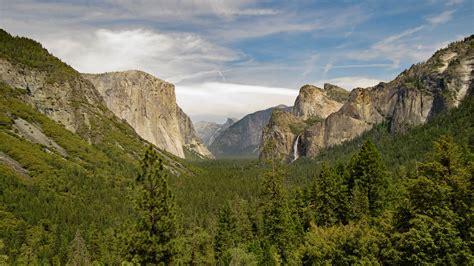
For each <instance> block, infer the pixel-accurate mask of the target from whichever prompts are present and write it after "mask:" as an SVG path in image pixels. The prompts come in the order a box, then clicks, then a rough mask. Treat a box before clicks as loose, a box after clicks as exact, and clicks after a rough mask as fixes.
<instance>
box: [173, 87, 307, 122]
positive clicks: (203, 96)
mask: <svg viewBox="0 0 474 266" xmlns="http://www.w3.org/2000/svg"><path fill="white" fill-rule="evenodd" d="M297 95H298V90H292V89H287V88H279V87H265V86H254V85H242V84H233V83H223V82H207V83H202V84H195V85H180V84H177V85H176V97H177V101H178V104H179V105H180V106H181V107H182V108H183V110H184V111H185V112H187V113H189V114H192V116H195V117H196V116H198V117H205V116H208V117H213V118H214V119H216V118H217V119H218V121H222V120H225V118H226V117H242V116H243V115H246V114H249V113H252V112H255V111H258V110H262V109H266V108H269V107H272V106H276V105H279V104H285V105H288V106H291V105H293V103H294V101H295V99H296V96H297ZM216 114H218V115H219V116H217V117H216ZM195 122H197V121H195Z"/></svg>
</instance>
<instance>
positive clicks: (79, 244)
mask: <svg viewBox="0 0 474 266" xmlns="http://www.w3.org/2000/svg"><path fill="white" fill-rule="evenodd" d="M70 249H71V250H70V252H69V261H68V263H67V264H68V265H74V266H77V265H81V266H82V265H90V264H91V261H90V255H89V251H88V250H87V246H86V242H85V241H84V239H83V238H82V237H81V234H80V232H79V230H78V231H77V232H76V236H75V237H74V239H73V240H72V242H71V247H70Z"/></svg>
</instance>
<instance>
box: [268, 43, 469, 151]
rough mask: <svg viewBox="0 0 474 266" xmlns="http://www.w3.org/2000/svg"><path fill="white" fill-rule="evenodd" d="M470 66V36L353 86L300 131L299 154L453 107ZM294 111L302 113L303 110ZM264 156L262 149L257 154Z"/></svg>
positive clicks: (401, 127)
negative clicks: (370, 83)
mask: <svg viewBox="0 0 474 266" xmlns="http://www.w3.org/2000/svg"><path fill="white" fill-rule="evenodd" d="M473 66H474V37H473V36H471V37H468V38H466V39H465V40H463V41H461V42H456V43H453V44H451V45H449V46H448V47H447V48H445V49H442V50H440V51H438V52H436V53H435V54H434V55H433V57H431V58H430V59H429V60H428V61H426V62H425V63H421V64H417V65H413V66H412V67H411V68H410V69H408V70H405V71H404V72H402V73H401V74H400V75H399V76H398V77H397V78H395V79H394V80H393V81H391V82H389V83H380V84H378V85H377V86H374V87H370V88H365V89H362V88H357V89H354V90H353V91H352V92H351V93H350V96H349V98H348V99H347V101H346V102H345V103H344V105H343V106H342V107H341V108H340V109H339V110H338V111H337V112H334V113H332V114H330V115H328V116H327V118H326V119H324V120H320V121H315V122H314V123H312V124H311V125H308V126H307V127H306V128H305V129H304V132H303V133H302V134H301V135H300V136H301V138H302V140H301V146H302V155H305V156H315V155H317V154H318V153H319V151H320V150H321V149H324V148H327V147H330V146H333V145H337V144H341V143H343V142H344V141H348V140H351V139H353V138H355V137H357V136H360V135H361V134H362V133H363V132H365V131H367V130H370V129H371V128H372V127H373V126H374V125H377V124H380V123H382V122H387V123H389V130H390V132H391V133H394V134H395V133H403V132H405V131H406V130H407V129H408V128H410V127H413V126H417V125H420V124H423V123H425V122H426V121H427V120H428V119H430V118H431V117H433V116H434V115H436V114H438V113H440V112H443V111H445V110H447V109H449V108H452V107H455V106H457V105H459V103H460V101H462V99H463V98H464V96H465V95H466V93H467V91H468V88H470V87H472V86H473V85H472V83H473V82H472V80H473V76H474V72H473V69H474V68H473ZM298 97H300V96H298ZM304 99H306V98H304ZM311 99H313V98H311ZM295 105H296V104H295ZM299 105H301V104H299ZM307 105H308V106H307V107H305V108H306V109H305V110H311V104H307ZM300 109H301V108H300ZM316 109H318V108H316ZM307 112H308V111H307ZM295 114H296V115H297V116H300V117H303V118H304V117H305V116H304V112H295ZM266 132H267V134H268V136H272V134H273V133H272V132H271V130H270V129H268V130H266ZM281 141H285V140H281ZM286 141H290V140H286ZM265 142H275V138H271V137H265V136H264V144H263V145H264V146H265V145H267V144H266V143H265ZM277 145H279V146H281V147H286V146H289V145H288V144H287V143H285V144H283V143H279V144H277ZM268 150H271V149H268ZM284 153H285V158H286V160H290V158H291V156H292V153H291V151H289V150H288V149H286V150H284ZM268 156H269V155H268V154H265V150H263V154H262V155H261V157H263V158H267V157H268Z"/></svg>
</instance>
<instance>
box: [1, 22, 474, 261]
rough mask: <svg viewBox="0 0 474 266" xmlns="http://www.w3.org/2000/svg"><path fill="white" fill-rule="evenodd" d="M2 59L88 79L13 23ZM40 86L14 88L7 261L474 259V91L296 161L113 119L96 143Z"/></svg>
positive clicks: (7, 117)
mask: <svg viewBox="0 0 474 266" xmlns="http://www.w3.org/2000/svg"><path fill="white" fill-rule="evenodd" d="M0 59H5V60H8V61H9V62H12V63H14V64H18V66H20V67H27V69H35V70H38V71H44V72H45V73H49V74H50V75H48V79H47V80H48V82H51V83H62V82H70V81H71V80H75V79H77V78H80V77H79V76H80V75H78V73H77V72H76V71H75V70H74V69H72V68H70V67H69V66H67V65H65V64H64V63H62V62H61V61H60V60H58V59H57V58H55V57H53V56H51V55H50V54H49V53H48V52H47V51H46V50H45V49H43V48H42V47H41V45H40V44H39V43H36V42H34V41H31V40H29V39H26V38H12V36H10V35H8V34H7V33H6V32H3V31H0ZM25 69H26V68H25ZM28 93H29V92H28V90H23V89H17V88H11V87H10V86H8V85H7V84H4V83H0V265H3V264H13V265H25V264H31V265H64V264H70V265H90V264H95V265H120V264H125V265H127V264H136V263H139V264H164V265H168V264H171V265H183V264H193V265H214V264H219V265H273V264H275V265H277V264H289V265H320V264H335V265H351V264H371V265H372V264H402V265H418V264H436V265H472V264H474V255H473V249H474V243H473V238H472V237H473V233H474V231H473V226H472V223H473V221H474V217H473V213H474V212H473V210H474V209H473V205H472V197H473V191H474V190H473V173H474V160H473V158H474V157H473V156H474V154H473V151H474V125H473V122H474V119H473V116H472V114H473V113H474V98H473V95H472V89H471V92H470V94H469V95H468V96H466V98H465V99H464V100H463V102H462V103H461V105H460V106H459V107H457V108H453V109H451V110H449V111H447V112H444V113H440V114H438V115H437V116H435V117H433V118H432V119H430V121H429V122H428V123H426V124H424V125H422V126H418V127H415V128H412V129H410V130H408V131H407V132H406V133H405V134H399V135H392V134H390V133H388V130H387V127H388V126H387V124H381V125H378V126H376V127H375V128H373V129H372V130H370V131H368V132H366V133H365V134H363V135H362V136H360V137H358V138H356V139H354V140H352V141H348V142H345V143H343V144H342V145H339V146H335V147H331V148H328V149H326V150H323V151H322V152H321V153H320V154H319V155H318V156H317V157H316V158H300V159H299V160H298V161H296V162H294V163H292V164H281V163H279V162H276V161H265V162H262V161H257V160H243V159H242V160H207V161H185V160H182V159H179V158H175V157H173V156H171V155H169V154H167V153H165V152H163V151H159V150H156V149H153V148H150V147H149V146H148V145H146V142H145V141H144V140H142V139H140V138H139V137H138V136H137V135H136V134H135V133H134V132H133V129H132V128H131V127H129V126H127V125H126V124H125V123H123V122H121V121H119V120H118V119H115V118H113V117H112V118H106V117H102V118H101V119H102V120H100V121H101V123H100V124H97V125H96V126H97V127H96V128H95V129H94V131H92V132H93V133H94V132H95V133H97V134H101V135H100V136H96V137H95V138H91V139H93V140H94V141H91V140H90V139H85V138H84V137H82V136H80V135H79V134H74V133H72V132H70V131H68V130H66V129H65V127H64V126H63V125H60V124H58V123H56V122H55V121H53V120H51V119H50V118H48V117H47V116H45V115H44V114H41V113H39V112H38V111H37V110H36V109H35V108H33V107H32V106H31V105H30V104H27V103H26V102H25V100H24V99H25V96H26V95H27V94H28ZM19 121H20V122H22V123H26V122H27V123H28V125H30V126H31V128H30V129H31V130H33V129H34V128H38V129H41V132H42V133H43V134H44V135H45V136H47V137H48V138H49V139H50V140H51V141H54V142H55V143H57V144H58V145H59V146H60V147H62V148H63V149H64V151H60V150H55V149H54V148H51V147H52V146H48V145H42V144H37V143H34V142H32V141H29V140H28V139H27V138H26V137H24V136H22V135H21V134H20V133H19V132H17V131H18V126H17V123H18V122H19ZM79 133H80V132H79ZM15 162H18V163H19V165H16V163H15Z"/></svg>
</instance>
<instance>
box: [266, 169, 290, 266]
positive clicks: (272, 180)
mask: <svg viewBox="0 0 474 266" xmlns="http://www.w3.org/2000/svg"><path fill="white" fill-rule="evenodd" d="M283 176H284V175H283V169H282V167H281V166H276V165H274V166H273V167H272V170H271V171H269V172H267V173H266V174H265V175H264V178H263V186H262V192H261V199H262V206H261V207H262V216H263V234H264V240H266V241H267V242H268V243H269V244H270V246H268V245H267V246H266V250H267V251H271V250H273V248H272V247H274V248H275V249H276V251H277V254H278V255H279V256H280V257H281V258H282V260H283V261H286V259H288V256H289V250H290V249H291V248H292V245H293V238H294V236H295V232H294V224H293V221H292V220H291V213H290V210H289V208H288V200H287V195H286V190H285V188H284V187H283ZM271 253H272V252H271ZM272 254H273V253H272ZM272 257H275V256H274V255H272Z"/></svg>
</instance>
